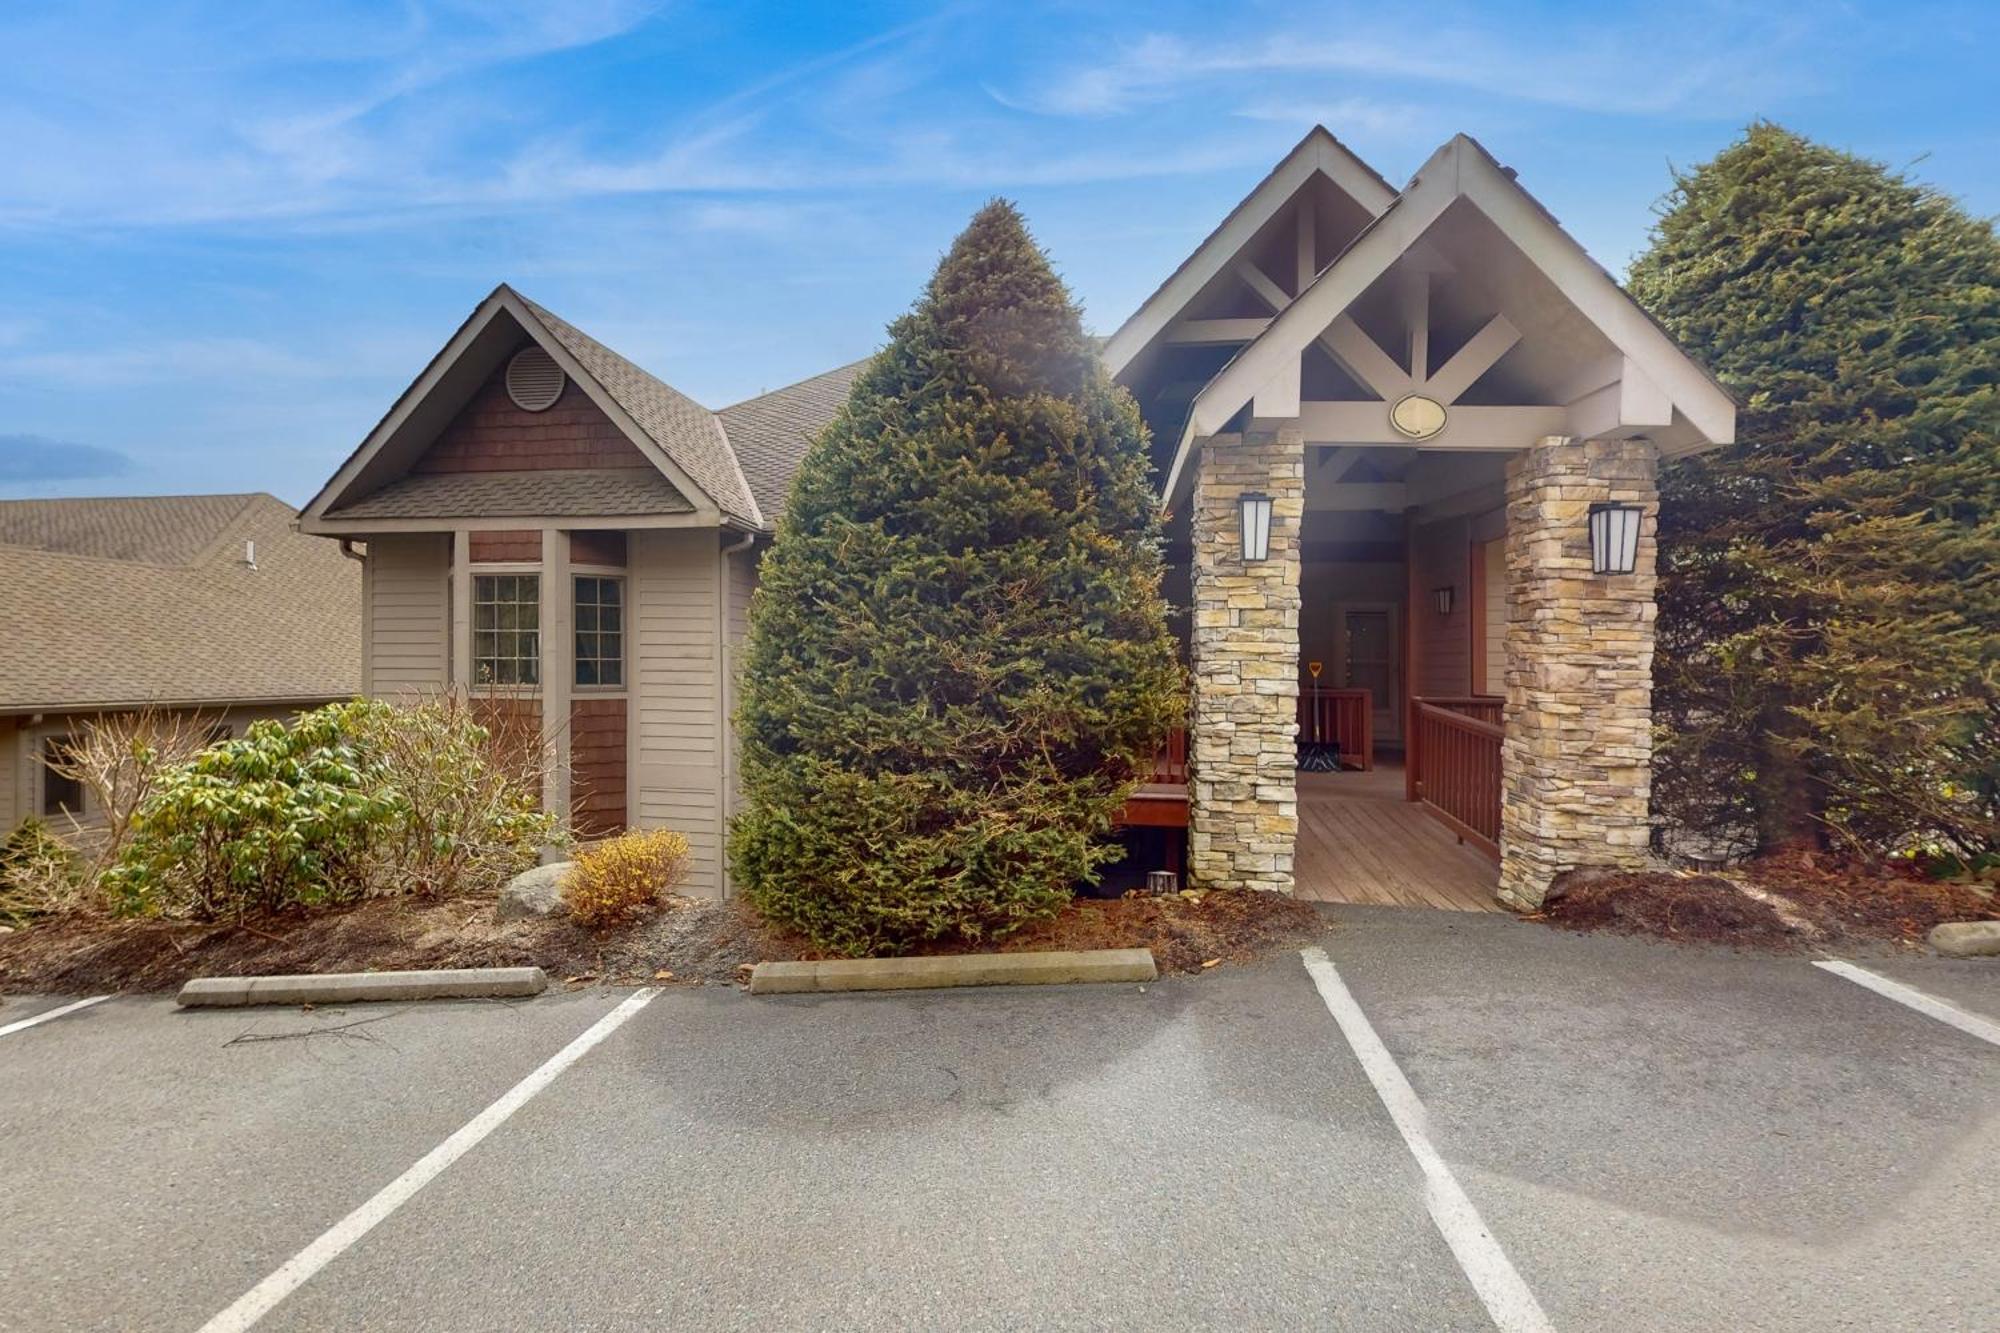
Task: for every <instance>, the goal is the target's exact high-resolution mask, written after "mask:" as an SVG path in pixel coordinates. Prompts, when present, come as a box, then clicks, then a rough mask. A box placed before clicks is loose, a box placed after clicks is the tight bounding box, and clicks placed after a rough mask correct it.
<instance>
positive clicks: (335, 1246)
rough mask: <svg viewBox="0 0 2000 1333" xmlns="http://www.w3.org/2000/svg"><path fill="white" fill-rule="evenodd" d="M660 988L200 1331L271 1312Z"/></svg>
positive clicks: (604, 1023) (235, 1329) (571, 1048)
mask: <svg viewBox="0 0 2000 1333" xmlns="http://www.w3.org/2000/svg"><path fill="white" fill-rule="evenodd" d="M659 993H660V992H659V989H658V988H657V987H653V988H650V989H647V990H642V991H636V992H634V993H633V994H632V995H631V996H630V997H629V998H628V999H627V1000H626V1001H625V1002H624V1003H623V1004H621V1005H619V1006H618V1007H617V1008H616V1009H613V1010H612V1011H611V1012H610V1013H608V1014H606V1015H605V1016H604V1017H602V1018H600V1019H598V1020H597V1021H596V1022H595V1023H593V1024H591V1025H590V1027H589V1028H588V1029H586V1030H585V1031H584V1033H583V1035H582V1036H580V1037H578V1038H577V1039H576V1040H575V1041H572V1042H571V1043H570V1044H569V1045H567V1046H565V1047H563V1048H562V1049H561V1050H560V1051H557V1052H556V1053H555V1054H554V1055H553V1056H551V1057H550V1058H549V1061H548V1063H547V1064H544V1065H543V1066H542V1067H541V1068H539V1069H537V1070H536V1071H535V1072H534V1073H532V1074H530V1075H528V1076H527V1077H526V1078H524V1079H522V1080H521V1081H520V1082H519V1083H516V1084H515V1085H514V1086H513V1087H511V1088H509V1089H508V1090H507V1091H506V1092H505V1093H503V1094H502V1095H501V1097H500V1100H499V1101H496V1102H494V1103H493V1105H491V1106H489V1107H487V1108H486V1109H485V1110H484V1111H481V1112H480V1113H479V1114H478V1115H476V1116H474V1117H473V1118H472V1119H471V1120H468V1121H467V1122H466V1123H465V1124H464V1125H463V1126H462V1127H461V1128H460V1129H459V1130H458V1132H457V1133H455V1134H453V1135H452V1136H451V1137H450V1138H448V1139H446V1140H445V1141H444V1142H443V1143H440V1144H439V1145H438V1146H437V1147H435V1148H433V1149H431V1150H430V1151H429V1152H427V1153H425V1154H424V1155H423V1157H421V1158H420V1159H418V1161H417V1164H416V1165H415V1166H413V1167H411V1168H410V1169H409V1170H407V1171H405V1172H404V1173H403V1174H402V1175H400V1176H397V1177H396V1178H395V1179H394V1180H392V1181H390V1182H389V1183H388V1184H387V1185H384V1186H383V1187H382V1189H381V1191H380V1192H379V1193H377V1194H376V1195H375V1197H374V1198H372V1199H370V1200H368V1202H366V1203H364V1204H362V1205H361V1206H360V1207H359V1208H356V1209H355V1210H354V1211H353V1212H351V1213H349V1214H348V1215H347V1216H346V1217H343V1218H341V1219H340V1220H339V1221H338V1222H336V1223H334V1224H333V1226H331V1227H330V1228H328V1229H327V1230H326V1231H325V1232H324V1233H323V1234H321V1236H320V1237H319V1239H318V1240H315V1241H314V1242H313V1243H312V1244H310V1245H308V1246H306V1247H305V1248H304V1249H303V1250H300V1251H299V1252H298V1253H297V1254H295V1255H293V1256H292V1257H291V1258H290V1259H287V1260H286V1261H285V1262H284V1264H283V1265H281V1266H280V1267H279V1269H278V1271H277V1272H275V1273H273V1274H271V1275H270V1276H269V1277H267V1278H265V1279H264V1280H263V1281H262V1282H259V1283H258V1284H257V1285H256V1286H254V1287H252V1288H250V1290H249V1291H246V1292H244V1293H243V1295H241V1296H239V1297H238V1298H237V1299H236V1301H235V1303H234V1304H232V1305H231V1306H230V1307H229V1308H228V1309H226V1310H224V1311H223V1312H222V1313H221V1314H218V1315H217V1316H215V1318H213V1319H211V1320H209V1321H208V1322H207V1323H206V1324H203V1325H202V1326H201V1333H239V1331H240V1330H242V1329H247V1328H249V1327H251V1326H252V1325H253V1324H255V1323H256V1322H257V1321H258V1320H259V1319H262V1318H263V1317H264V1316H265V1315H267V1314H269V1313H270V1312H271V1309H272V1307H273V1306H275V1305H277V1303H278V1302H279V1301H282V1300H284V1299H285V1297H287V1296H289V1295H291V1294H292V1293H293V1292H295V1291H297V1290H298V1289H299V1288H300V1287H302V1286H304V1285H305V1283H306V1282H307V1281H308V1280H309V1279H311V1277H312V1275H313V1274H315V1273H317V1272H319V1270H320V1269H322V1268H325V1267H326V1266H327V1265H328V1264H330V1263H332V1262H333V1261H334V1260H335V1259H337V1258H339V1257H340V1255H341V1253H342V1252H343V1251H345V1250H346V1249H347V1248H348V1247H349V1246H351V1245H353V1244H354V1243H355V1242H356V1241H358V1240H360V1239H361V1238H362V1237H363V1236H365V1235H367V1234H368V1233H369V1232H370V1231H372V1230H374V1229H375V1226H376V1224H377V1223H379V1222H382V1221H384V1220H385V1219H386V1218H388V1216H389V1215H390V1214H391V1213H393V1212H395V1211H396V1210H397V1209H398V1208H400V1207H402V1206H403V1205H404V1204H405V1203H407V1202H408V1201H409V1199H410V1196H412V1195H414V1194H415V1193H416V1192H417V1191H418V1190H420V1189H422V1188H423V1187H424V1186H426V1185H428V1184H430V1183H431V1181H433V1180H435V1179H437V1178H438V1177H439V1176H440V1175H442V1174H443V1173H444V1170H445V1168H446V1167H448V1166H450V1165H451V1164H452V1163H453V1162H456V1161H457V1160H458V1159H459V1158H461V1157H463V1156H465V1154H466V1153H468V1152H470V1151H471V1150H472V1149H473V1148H474V1147H476V1146H477V1145H478V1143H479V1141H480V1140H481V1139H484V1138H485V1137H486V1136H487V1135H488V1134H491V1133H492V1132H493V1131H494V1130H496V1129H498V1128H500V1126H501V1125H502V1124H504V1123H506V1120H507V1117H509V1116H511V1115H513V1114H514V1112H516V1111H518V1110H520V1109H521V1108H522V1107H523V1106H525V1105H527V1104H528V1101H529V1100H530V1099H531V1098H532V1097H534V1095H535V1094H536V1093H538V1092H540V1091H541V1090H542V1089H543V1088H546V1087H547V1086H549V1084H551V1083H553V1082H555V1080H556V1076H557V1075H558V1074H560V1073H562V1072H563V1070H565V1069H568V1068H569V1067H570V1066H571V1065H573V1064H575V1063H576V1062H577V1061H578V1060H580V1059H582V1058H583V1057H584V1056H585V1055H586V1054H588V1053H589V1051H590V1049H591V1047H593V1046H595V1045H597V1043H599V1042H601V1041H603V1040H604V1039H605V1038H606V1037H608V1036H610V1035H611V1034H612V1033H613V1032H616V1031H617V1030H618V1028H619V1026H620V1025H621V1024H622V1023H624V1022H625V1020H626V1019H628V1018H630V1017H632V1015H634V1014H636V1013H638V1012H639V1011H640V1010H641V1009H644V1008H645V1007H646V1006H647V1005H648V1004H649V1003H651V1002H652V999H653V997H654V996H655V995H658V994H659Z"/></svg>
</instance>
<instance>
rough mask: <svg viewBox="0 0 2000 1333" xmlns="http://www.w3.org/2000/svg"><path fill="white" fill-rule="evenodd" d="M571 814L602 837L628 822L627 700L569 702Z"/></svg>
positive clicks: (585, 830) (585, 831)
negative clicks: (626, 783)
mask: <svg viewBox="0 0 2000 1333" xmlns="http://www.w3.org/2000/svg"><path fill="white" fill-rule="evenodd" d="M569 754H570V760H569V764H570V798H569V811H570V819H571V820H572V821H573V822H574V823H575V825H576V830H577V832H578V833H580V834H582V835H583V836H585V837H600V836H604V835H607V834H612V833H616V832H618V831H619V830H620V829H622V828H624V827H625V701H624V700H623V699H578V700H575V701H574V702H572V703H571V704H570V707H569Z"/></svg>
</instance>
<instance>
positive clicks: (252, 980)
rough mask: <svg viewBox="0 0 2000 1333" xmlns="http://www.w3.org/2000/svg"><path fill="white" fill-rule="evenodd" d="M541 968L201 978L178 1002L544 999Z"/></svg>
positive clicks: (228, 1004) (199, 1005)
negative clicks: (540, 997)
mask: <svg viewBox="0 0 2000 1333" xmlns="http://www.w3.org/2000/svg"><path fill="white" fill-rule="evenodd" d="M548 986H549V979H548V977H546V976H545V975H543V973H542V969H540V968H539V967H468V968H456V969H452V968H446V969H439V970H437V971H431V972H327V973H323V974H321V975H318V976H314V975H305V976H290V977H196V978H195V979H194V980H193V981H190V982H188V983H187V984H186V985H185V986H182V987H181V993H180V994H179V995H177V996H175V997H174V1000H175V1003H177V1004H181V1005H186V1006H188V1007H189V1008H213V1007H224V1008H227V1007H236V1006H241V1005H248V1004H343V1003H344V1004H361V1003H365V1002H367V1001H370V1000H463V999H489V998H494V997H508V996H523V995H540V994H541V993H542V992H543V991H545V990H547V989H548Z"/></svg>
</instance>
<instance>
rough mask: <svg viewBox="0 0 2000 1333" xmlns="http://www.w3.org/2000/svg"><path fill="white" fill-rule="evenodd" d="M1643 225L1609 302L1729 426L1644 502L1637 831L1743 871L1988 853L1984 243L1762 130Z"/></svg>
mask: <svg viewBox="0 0 2000 1333" xmlns="http://www.w3.org/2000/svg"><path fill="white" fill-rule="evenodd" d="M1666 204H1667V207H1666V208H1665V210H1664V212H1663V214H1662V216H1661V218H1660V221H1659V224H1658V226H1657V227H1656V228H1655V230H1654V234H1653V240H1652V245H1651V248H1650V249H1649V250H1648V251H1647V252H1646V254H1645V255H1643V256H1642V257H1641V258H1640V259H1639V260H1638V261H1637V262H1636V263H1635V264H1634V266H1633V269H1632V275H1631V286H1632V291H1633V294H1634V295H1635V296H1636V297H1637V298H1638V299H1639V301H1640V302H1641V303H1642V304H1644V305H1645V306H1646V307H1647V308H1648V309H1650V310H1651V311H1652V312H1653V313H1654V314H1655V315H1656V316H1657V317H1658V318H1659V319H1660V320H1661V321H1662V322H1663V323H1664V324H1665V325H1666V327H1667V328H1668V329H1669V330H1670V331H1672V332H1673V333H1674V334H1675V335H1676V336H1677V337H1678V338H1680V339H1681V341H1682V342H1683V343H1684V344H1685V345H1687V346H1688V347H1690V348H1692V349H1693V350H1694V351H1695V353H1696V354H1697V355H1698V356H1700V357H1701V358H1703V359H1704V360H1705V361H1706V362H1707V364H1708V365H1709V366H1710V367H1711V368H1712V369H1713V370H1714V371H1715V372H1716V373H1717V374H1718V376H1719V377H1720V378H1721V379H1722V380H1723V382H1724V383H1725V384H1727V385H1728V386H1729V387H1730V388H1731V389H1732V390H1733V391H1734V392H1735V393H1736V394H1737V396H1738V398H1739V399H1740V400H1741V402H1742V404H1743V410H1742V412H1741V414H1740V416H1739V418H1738V422H1737V435H1738V439H1739V441H1740V443H1738V444H1736V445H1734V446H1731V447H1729V448H1725V449H1720V450H1717V451H1714V452H1713V453H1710V454H1708V455H1706V456H1704V457H1702V458H1699V459H1695V460H1691V461H1688V462H1686V463H1682V464H1679V465H1676V466H1675V467H1672V468H1669V469H1668V470H1667V472H1666V474H1665V476H1664V477H1663V478H1662V493H1663V494H1662V501H1663V503H1662V514H1661V525H1660V552H1661V573H1662V584H1661V597H1660V640H1659V658H1658V663H1657V668H1656V672H1655V689H1656V698H1655V709H1656V715H1657V718H1658V721H1659V724H1660V728H1661V743H1662V749H1661V753H1660V758H1659V766H1658V770H1657V773H1656V777H1655V805H1656V808H1657V813H1658V814H1659V815H1660V816H1662V818H1663V819H1665V820H1666V821H1667V822H1668V823H1670V824H1680V825H1683V826H1690V827H1694V828H1697V829H1701V830H1704V831H1706V832H1709V833H1711V834H1724V835H1740V836H1742V837H1743V838H1744V839H1745V840H1746V841H1754V843H1755V844H1756V845H1757V846H1758V847H1759V848H1760V849H1762V850H1773V849H1775V848H1777V847H1779V846H1782V845H1786V844H1789V843H1794V842H1797V841H1800V840H1810V841H1815V842H1818V841H1824V840H1826V839H1827V838H1828V836H1829V834H1831V835H1832V836H1833V837H1834V839H1835V840H1837V841H1838V842H1839V843H1841V844H1842V845H1845V846H1848V847H1852V848H1855V849H1859V850H1865V851H1870V852H1892V851H1898V850H1903V849H1906V848H1909V847H1912V846H1914V845H1917V844H1929V845H1930V846H1932V847H1934V848H1937V849H1939V850H1941V851H1943V852H1945V853H1946V854H1948V855H1949V856H1951V857H1955V858H1961V859H1966V860H1971V859H1974V858H1977V857H1979V856H1981V855H1982V854H1985V855H1990V854H1991V853H1992V852H1993V850H1994V848H1995V845H1996V830H2000V822H1997V821H1996V813H1997V812H2000V804H1997V803H2000V712H1996V703H2000V241H1996V238H1995V236H1994V232H1993V228H1992V225H1991V224H1990V223H1989V222H1986V221H1983V220H1980V219H1976V218H1972V217H1969V216H1968V215H1967V214H1966V213H1965V212H1964V211H1963V210H1962V209H1960V208H1959V207H1958V206H1957V205H1956V204H1955V203H1954V202H1953V201H1952V200H1951V199H1949V198H1947V197H1945V196H1943V195H1941V194H1939V193H1937V192H1936V191H1935V190H1932V189H1930V188H1928V187H1926V186H1924V185H1921V184H1917V183H1913V182H1911V181H1909V180H1906V179H1904V178H1903V177H1901V176H1899V175H1896V174H1893V173H1891V172H1890V171H1888V170H1887V169H1886V168H1884V167H1882V166H1880V165H1879V164H1876V163H1873V162H1867V161H1863V160H1861V159H1859V158H1855V157H1852V156H1850V155H1848V154H1845V153H1841V152H1837V151H1835V150H1833V149H1830V148H1826V147H1822V146H1820V145H1818V144H1814V143H1811V142H1809V141H1807V140H1805V139H1803V138H1801V137H1799V136H1798V135H1795V134H1792V133H1790V132H1788V131H1786V130H1784V129H1781V128H1779V127H1778V126H1775V125H1770V124H1757V125H1753V126H1752V127H1751V128H1750V129H1749V131H1748V132H1747V133H1746V134H1745V136H1744V137H1743V138H1742V139H1741V140H1740V141H1738V142H1737V143H1735V144H1733V145H1732V146H1731V147H1730V148H1728V149H1727V150H1726V151H1725V152H1723V153H1722V154H1721V155H1720V156H1718V157H1717V158H1716V159H1715V160H1714V161H1712V162H1710V163H1707V164H1706V165H1704V166H1701V167H1698V168H1696V169H1695V170H1693V171H1692V172H1689V173H1686V174H1684V175H1679V176H1677V178H1676V184H1675V188H1674V190H1673V192H1672V193H1671V194H1670V195H1669V197H1668V199H1667V201H1666Z"/></svg>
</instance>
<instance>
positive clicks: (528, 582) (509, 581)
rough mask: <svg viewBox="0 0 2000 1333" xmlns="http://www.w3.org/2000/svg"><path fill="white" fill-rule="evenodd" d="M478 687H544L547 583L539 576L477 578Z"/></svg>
mask: <svg viewBox="0 0 2000 1333" xmlns="http://www.w3.org/2000/svg"><path fill="white" fill-rule="evenodd" d="M472 682H473V684H475V685H539V684H541V682H542V580H541V577H540V576H539V575H536V574H475V575H473V576H472Z"/></svg>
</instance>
